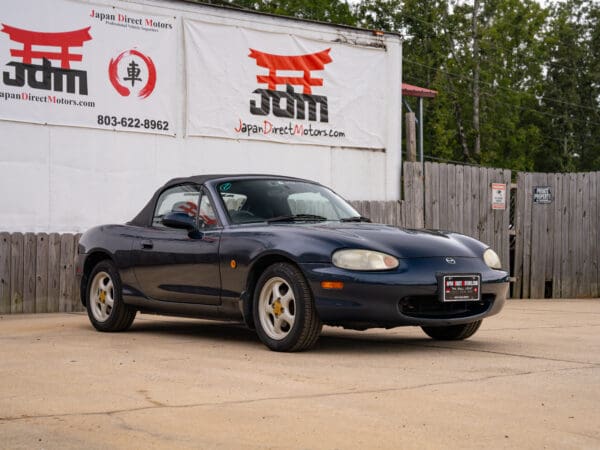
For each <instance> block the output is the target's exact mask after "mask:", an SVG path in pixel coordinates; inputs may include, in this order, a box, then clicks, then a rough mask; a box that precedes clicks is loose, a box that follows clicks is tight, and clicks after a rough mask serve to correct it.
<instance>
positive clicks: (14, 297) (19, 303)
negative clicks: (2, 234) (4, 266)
mask: <svg viewBox="0 0 600 450" xmlns="http://www.w3.org/2000/svg"><path fill="white" fill-rule="evenodd" d="M23 240H24V238H23V235H22V234H21V233H13V234H11V236H10V312H11V313H12V314H18V313H22V312H23V292H24V286H23V268H24V263H23V256H24V248H23Z"/></svg>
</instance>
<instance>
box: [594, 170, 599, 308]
mask: <svg viewBox="0 0 600 450" xmlns="http://www.w3.org/2000/svg"><path fill="white" fill-rule="evenodd" d="M595 174H596V201H595V202H594V203H595V205H596V214H595V215H594V223H595V229H596V235H595V239H594V242H595V243H596V245H595V251H594V256H595V258H596V280H597V281H596V293H595V294H594V297H600V204H599V203H598V202H600V172H595Z"/></svg>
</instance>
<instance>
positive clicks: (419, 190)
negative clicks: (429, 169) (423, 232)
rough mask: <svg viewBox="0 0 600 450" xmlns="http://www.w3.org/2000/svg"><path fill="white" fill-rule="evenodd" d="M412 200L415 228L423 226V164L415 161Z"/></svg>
mask: <svg viewBox="0 0 600 450" xmlns="http://www.w3.org/2000/svg"><path fill="white" fill-rule="evenodd" d="M414 176H415V181H414V187H413V188H414V194H413V195H414V202H415V228H423V227H425V205H424V204H423V202H424V199H425V193H424V191H423V189H424V174H423V165H422V164H420V163H415V167H414Z"/></svg>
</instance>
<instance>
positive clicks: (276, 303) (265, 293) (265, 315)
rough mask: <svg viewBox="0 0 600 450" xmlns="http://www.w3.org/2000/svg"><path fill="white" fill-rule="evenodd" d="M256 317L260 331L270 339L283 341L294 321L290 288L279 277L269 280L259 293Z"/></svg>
mask: <svg viewBox="0 0 600 450" xmlns="http://www.w3.org/2000/svg"><path fill="white" fill-rule="evenodd" d="M258 302H259V304H258V315H259V319H260V324H261V325H262V329H263V330H264V332H265V333H266V334H267V336H269V337H270V338H271V339H275V340H277V341H280V340H282V339H285V338H286V337H287V335H288V334H289V333H290V331H291V330H292V328H293V327H294V322H295V320H296V299H295V298H294V291H293V290H292V287H291V286H290V285H289V284H288V282H287V281H285V280H284V279H283V278H280V277H273V278H269V280H267V282H266V283H265V284H264V286H263V288H262V289H261V291H260V296H259V298H258Z"/></svg>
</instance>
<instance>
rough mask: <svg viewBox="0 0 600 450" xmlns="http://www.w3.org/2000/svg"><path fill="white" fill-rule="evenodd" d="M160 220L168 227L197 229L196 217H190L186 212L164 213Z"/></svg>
mask: <svg viewBox="0 0 600 450" xmlns="http://www.w3.org/2000/svg"><path fill="white" fill-rule="evenodd" d="M161 222H162V224H163V225H164V226H165V227H169V228H179V229H182V230H188V231H194V230H196V229H197V226H196V219H194V218H193V217H190V216H189V215H187V214H186V213H179V212H174V213H169V214H165V215H164V217H163V218H162V220H161Z"/></svg>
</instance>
